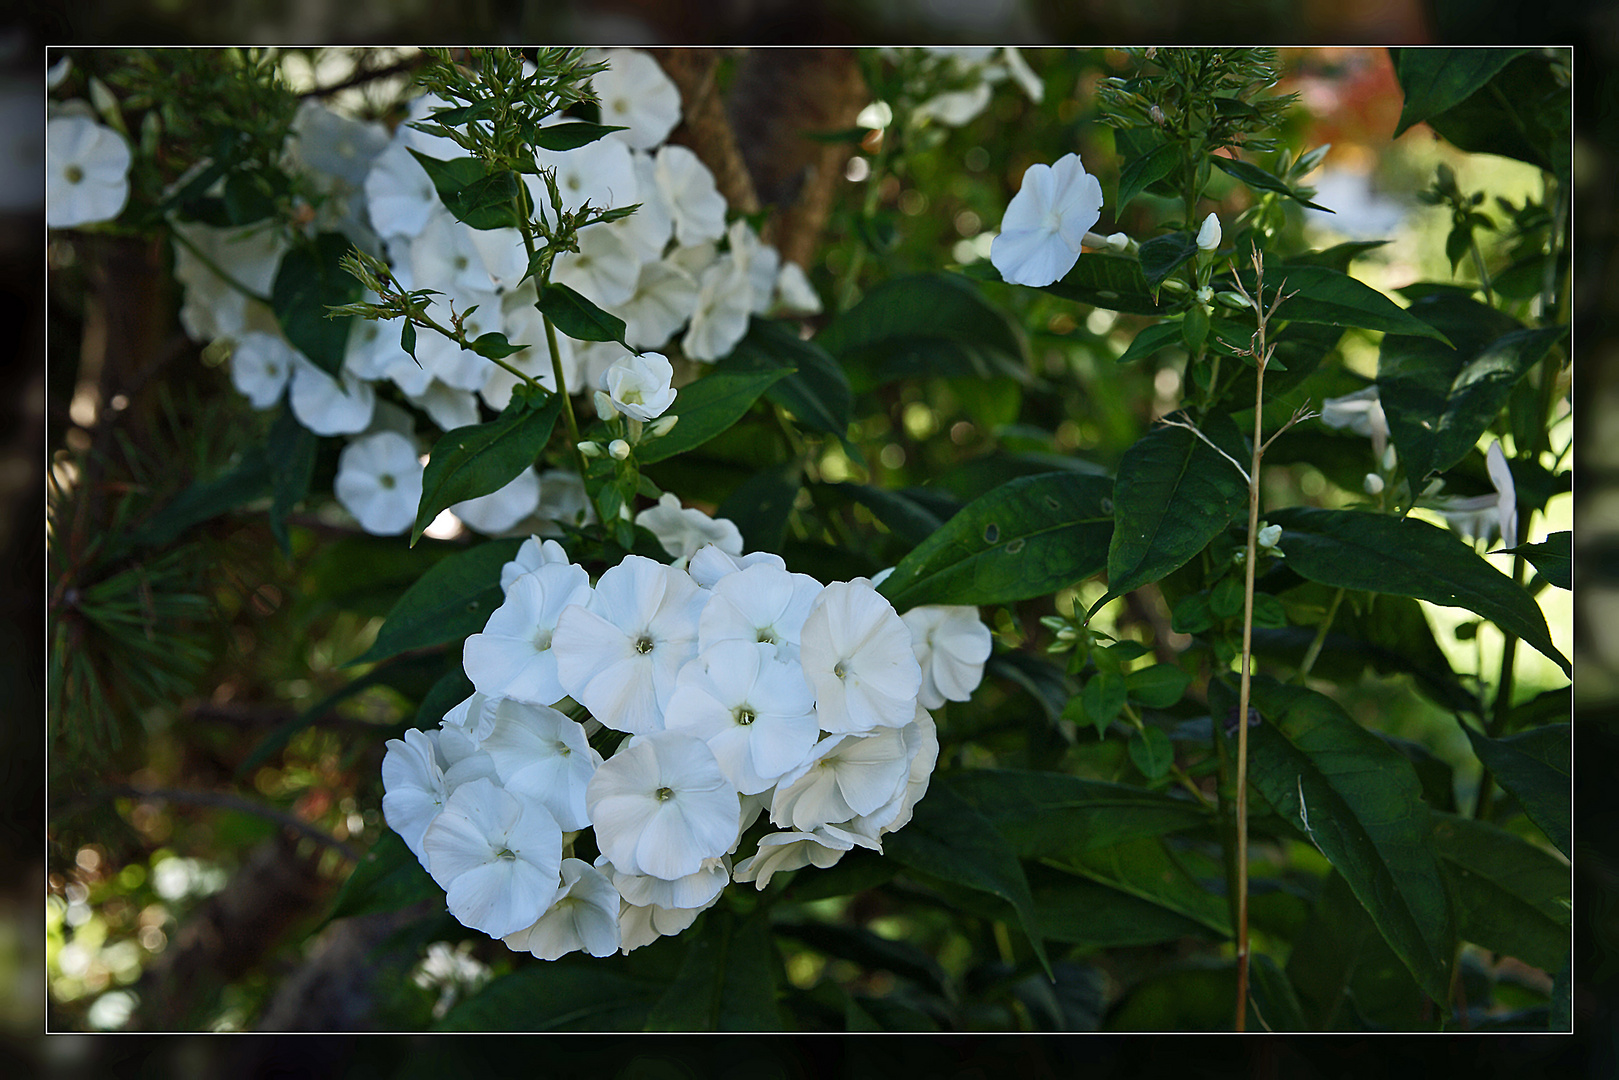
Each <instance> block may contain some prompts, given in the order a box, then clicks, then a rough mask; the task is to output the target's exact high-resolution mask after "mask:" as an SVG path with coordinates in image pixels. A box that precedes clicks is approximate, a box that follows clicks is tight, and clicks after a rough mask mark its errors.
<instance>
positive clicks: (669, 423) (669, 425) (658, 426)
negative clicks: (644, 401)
mask: <svg viewBox="0 0 1619 1080" xmlns="http://www.w3.org/2000/svg"><path fill="white" fill-rule="evenodd" d="M679 420H680V417H678V416H674V415H672V414H671V415H669V416H665V417H662V418H661V419H659V420H658V422H657V423H655V424H653V425H652V435H653V437H654V438H659V439H661V438H663V437H664V436H665V435H667V434H669V432H671V431H673V430H674V429H675V424H676V422H678V421H679Z"/></svg>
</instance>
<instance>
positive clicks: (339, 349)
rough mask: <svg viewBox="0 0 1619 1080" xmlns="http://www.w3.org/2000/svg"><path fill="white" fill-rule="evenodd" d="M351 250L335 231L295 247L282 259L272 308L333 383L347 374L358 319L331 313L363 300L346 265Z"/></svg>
mask: <svg viewBox="0 0 1619 1080" xmlns="http://www.w3.org/2000/svg"><path fill="white" fill-rule="evenodd" d="M349 247H350V242H349V239H348V238H347V237H345V236H343V235H341V234H339V233H329V232H326V233H321V234H320V235H318V236H316V237H315V238H314V239H313V240H306V241H302V242H300V243H295V244H294V245H293V247H292V250H291V251H289V252H287V253H286V254H285V255H283V256H282V257H281V266H280V268H279V269H278V270H277V271H276V275H275V284H274V285H272V286H271V288H270V306H271V307H272V308H274V309H275V317H276V322H277V323H279V324H280V326H281V332H282V333H283V334H285V335H286V336H287V340H288V341H290V342H291V343H292V344H293V346H294V347H296V348H297V350H298V351H299V352H301V353H303V354H304V355H305V356H307V357H309V359H310V360H312V361H314V362H315V365H316V366H317V367H319V368H320V369H321V370H322V371H324V372H326V374H328V375H330V376H332V377H333V378H337V377H338V375H339V373H340V372H341V371H342V369H343V353H344V350H346V349H347V348H348V342H349V330H350V329H351V327H352V319H351V318H349V317H348V316H337V317H333V316H332V315H331V314H330V313H329V312H328V309H329V308H332V307H338V306H340V305H343V304H350V303H353V302H354V301H355V300H357V299H358V298H359V296H360V285H359V283H358V282H357V281H355V280H354V278H353V277H351V276H350V275H349V274H348V273H347V272H345V270H344V269H343V267H342V266H341V265H340V262H341V260H342V258H343V256H345V255H347V254H348V252H349Z"/></svg>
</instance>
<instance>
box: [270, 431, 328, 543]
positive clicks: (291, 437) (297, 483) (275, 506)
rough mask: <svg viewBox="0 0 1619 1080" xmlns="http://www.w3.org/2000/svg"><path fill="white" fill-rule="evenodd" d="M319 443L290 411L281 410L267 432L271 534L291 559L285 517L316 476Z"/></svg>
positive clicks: (301, 499)
mask: <svg viewBox="0 0 1619 1080" xmlns="http://www.w3.org/2000/svg"><path fill="white" fill-rule="evenodd" d="M319 445H320V440H319V439H318V438H316V437H315V433H314V432H312V431H310V430H309V429H308V428H306V427H304V426H303V425H302V424H300V423H298V419H297V417H295V416H294V415H293V413H292V409H291V408H286V409H283V410H282V413H281V415H280V416H278V417H277V418H276V422H275V427H273V428H271V429H270V442H269V446H268V447H267V451H268V455H269V462H270V488H271V492H272V494H271V497H270V535H271V536H273V537H275V542H276V545H277V546H278V547H280V548H281V553H282V554H283V555H286V556H287V557H289V558H290V557H291V556H292V538H291V537H289V536H288V535H287V515H288V514H290V513H291V512H292V509H293V507H295V506H297V505H298V504H299V503H301V502H303V500H304V496H306V495H308V494H309V482H310V480H311V479H313V477H314V475H315V450H316V449H317V448H318V447H319Z"/></svg>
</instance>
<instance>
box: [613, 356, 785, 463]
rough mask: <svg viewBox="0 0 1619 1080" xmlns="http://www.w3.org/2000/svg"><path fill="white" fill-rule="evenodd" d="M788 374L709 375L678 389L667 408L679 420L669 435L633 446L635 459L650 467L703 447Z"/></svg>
mask: <svg viewBox="0 0 1619 1080" xmlns="http://www.w3.org/2000/svg"><path fill="white" fill-rule="evenodd" d="M790 374H792V373H791V372H790V371H788V370H786V369H783V368H778V369H776V370H775V371H764V372H757V373H755V372H725V371H713V372H710V373H709V374H707V375H705V376H703V377H702V378H701V379H698V380H697V381H696V382H693V383H689V384H687V385H686V386H683V387H681V388H680V392H679V393H678V394H676V395H675V403H674V404H673V405H671V406H670V407H669V412H671V413H673V414H674V415H676V416H678V417H680V420H679V421H678V422H677V423H676V424H675V426H674V428H673V430H671V431H670V432H669V434H667V435H664V436H661V437H659V438H654V439H647V440H646V441H645V442H643V443H641V444H640V445H639V446H637V447H636V449H635V456H636V458H637V459H639V460H640V461H641V463H642V464H646V465H650V464H652V463H653V462H655V461H662V460H664V459H665V458H670V457H674V456H675V455H676V454H681V453H684V452H686V451H687V450H690V449H692V448H693V447H697V446H701V445H703V444H704V443H706V442H707V441H708V440H710V439H712V438H713V437H714V436H716V435H718V434H719V433H720V432H722V431H725V430H726V429H728V428H729V427H730V426H731V425H732V424H735V423H736V422H737V421H738V420H740V419H742V417H743V416H744V415H745V414H746V413H747V411H748V410H749V409H751V408H752V407H753V403H754V402H755V401H758V400H759V398H760V396H761V395H763V394H764V392H765V391H766V390H769V389H770V387H771V386H773V385H774V384H775V383H776V382H778V381H779V380H781V379H783V378H786V377H787V376H788V375H790Z"/></svg>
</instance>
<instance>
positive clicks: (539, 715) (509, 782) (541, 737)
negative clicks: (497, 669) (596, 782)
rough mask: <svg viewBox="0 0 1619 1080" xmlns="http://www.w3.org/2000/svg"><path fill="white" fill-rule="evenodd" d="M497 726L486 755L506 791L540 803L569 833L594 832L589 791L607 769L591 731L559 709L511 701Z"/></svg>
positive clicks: (498, 709)
mask: <svg viewBox="0 0 1619 1080" xmlns="http://www.w3.org/2000/svg"><path fill="white" fill-rule="evenodd" d="M493 713H494V719H495V726H494V727H493V729H491V730H490V732H489V734H488V735H487V736H485V737H484V740H483V744H482V749H483V751H484V753H486V754H488V755H489V758H490V760H492V761H493V762H494V763H495V771H496V773H498V774H499V776H500V783H501V786H502V787H504V788H505V789H506V790H507V791H510V792H511V793H512V794H514V795H521V796H527V797H529V798H532V799H534V800H536V801H537V802H539V803H540V804H541V805H542V806H544V807H545V808H546V809H547V810H549V811H550V812H551V816H552V817H554V818H556V821H557V824H558V825H559V826H560V827H561V828H562V830H563V831H564V832H575V831H577V830H579V829H585V828H589V827H590V815H589V814H588V813H587V812H586V810H585V790H586V788H587V787H588V785H589V784H590V779H591V777H593V776H595V775H596V770H597V769H598V768H600V767H601V763H602V757H601V755H600V754H598V753H597V752H596V751H595V750H593V749H591V747H590V744H589V742H587V741H586V739H585V729H584V727H583V726H581V725H580V724H579V723H578V722H577V721H574V720H570V719H568V718H567V717H566V716H563V715H562V714H561V713H559V712H557V711H556V710H555V709H551V708H547V707H546V706H544V705H525V704H524V703H522V702H520V701H515V700H512V699H510V698H506V699H503V700H501V701H499V702H497V703H496V704H495V705H494V708H493Z"/></svg>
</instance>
